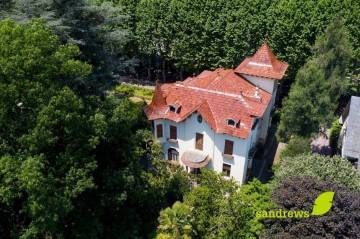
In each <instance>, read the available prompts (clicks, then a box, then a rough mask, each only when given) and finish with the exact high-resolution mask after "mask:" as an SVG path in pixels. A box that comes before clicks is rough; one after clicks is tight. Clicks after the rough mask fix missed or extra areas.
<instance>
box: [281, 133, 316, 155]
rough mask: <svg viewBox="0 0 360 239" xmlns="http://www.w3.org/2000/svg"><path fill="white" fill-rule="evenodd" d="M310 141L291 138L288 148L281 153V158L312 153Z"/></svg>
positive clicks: (296, 137)
mask: <svg viewBox="0 0 360 239" xmlns="http://www.w3.org/2000/svg"><path fill="white" fill-rule="evenodd" d="M310 152H311V149H310V140H309V139H306V138H301V137H298V136H295V137H294V138H291V139H290V141H289V143H288V144H287V145H286V148H285V149H283V150H282V151H281V154H280V156H281V158H284V157H295V156H297V155H300V154H307V153H310Z"/></svg>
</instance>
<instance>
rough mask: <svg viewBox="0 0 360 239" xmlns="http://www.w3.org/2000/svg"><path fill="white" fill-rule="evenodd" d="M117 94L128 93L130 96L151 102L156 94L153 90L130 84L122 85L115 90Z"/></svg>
mask: <svg viewBox="0 0 360 239" xmlns="http://www.w3.org/2000/svg"><path fill="white" fill-rule="evenodd" d="M115 90H116V91H117V92H122V93H126V94H128V95H129V96H135V97H139V98H142V99H145V100H151V99H152V95H153V93H154V90H153V89H148V88H144V87H140V86H134V85H129V84H121V85H119V86H117V87H116V88H115Z"/></svg>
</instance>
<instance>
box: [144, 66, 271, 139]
mask: <svg viewBox="0 0 360 239" xmlns="http://www.w3.org/2000/svg"><path fill="white" fill-rule="evenodd" d="M256 91H257V89H256V86H255V85H253V84H252V83H250V82H249V81H247V80H246V79H244V78H243V77H241V76H239V75H238V74H236V73H235V72H234V70H224V69H217V70H215V71H204V72H203V73H201V74H200V75H199V76H197V77H189V78H188V79H186V80H185V81H184V82H177V83H173V84H165V85H163V86H162V87H160V86H159V85H157V86H156V89H155V93H154V96H153V99H152V101H151V103H150V104H149V105H147V106H145V108H144V111H145V113H146V115H147V117H148V119H149V120H156V119H169V120H172V121H175V122H181V121H183V120H185V119H186V118H187V117H189V116H190V115H191V114H192V113H194V112H196V111H197V112H199V114H201V115H202V116H203V118H204V120H206V122H207V123H208V124H209V125H210V127H211V128H212V129H213V130H214V131H215V132H217V133H223V134H229V135H232V136H235V137H240V138H247V137H248V135H249V133H250V131H251V126H252V123H253V120H254V117H261V116H262V115H263V114H264V112H265V110H266V108H267V106H268V104H269V102H270V99H271V94H269V93H267V92H266V91H264V90H262V89H258V93H257V94H258V96H259V97H255V94H256ZM174 102H177V103H176V104H179V105H181V107H180V108H179V109H178V111H177V112H172V111H170V110H169V108H168V106H169V105H171V104H173V103H174ZM230 118H232V119H234V120H236V121H239V122H240V123H239V124H237V126H236V127H234V126H229V125H227V119H230Z"/></svg>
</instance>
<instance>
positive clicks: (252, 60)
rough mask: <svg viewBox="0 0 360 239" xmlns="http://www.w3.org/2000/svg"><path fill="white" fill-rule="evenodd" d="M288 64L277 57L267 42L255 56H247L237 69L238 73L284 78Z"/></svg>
mask: <svg viewBox="0 0 360 239" xmlns="http://www.w3.org/2000/svg"><path fill="white" fill-rule="evenodd" d="M287 67H288V64H286V63H284V62H281V61H279V60H278V59H276V57H275V56H274V54H273V53H272V51H271V49H270V47H269V46H268V44H267V43H266V42H264V44H263V45H262V46H261V47H260V49H259V50H258V51H257V52H256V53H255V55H254V56H252V57H249V58H246V59H245V60H244V61H243V62H242V63H241V64H240V65H239V66H238V67H237V68H236V69H235V72H236V73H240V74H247V75H252V76H259V77H265V78H272V79H277V80H280V79H282V78H283V76H284V74H285V71H286V69H287Z"/></svg>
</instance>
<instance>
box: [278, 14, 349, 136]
mask: <svg viewBox="0 0 360 239" xmlns="http://www.w3.org/2000/svg"><path fill="white" fill-rule="evenodd" d="M314 51H315V52H316V53H315V57H314V58H313V59H311V60H309V61H308V62H307V63H306V64H305V65H304V66H303V67H302V68H301V69H300V70H299V72H298V73H297V76H296V79H295V83H294V84H293V86H292V88H291V90H290V93H289V96H288V98H286V99H284V101H283V108H282V112H281V120H280V125H279V128H278V137H279V138H280V139H282V140H287V139H289V138H290V136H291V135H300V136H303V137H309V136H310V135H311V134H312V133H315V132H317V130H318V128H319V127H320V126H330V124H331V122H333V117H334V116H333V115H334V111H335V108H336V106H337V103H338V99H339V97H340V96H341V95H344V94H346V93H347V92H348V88H349V82H348V80H347V78H346V76H347V74H348V67H349V64H350V61H351V56H352V47H351V45H350V43H349V38H348V33H347V31H346V28H345V26H344V24H343V22H342V21H341V20H338V19H335V20H334V21H333V22H332V24H330V25H329V26H328V28H327V30H326V32H325V34H324V36H321V37H319V38H318V40H317V42H316V44H315V47H314Z"/></svg>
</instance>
